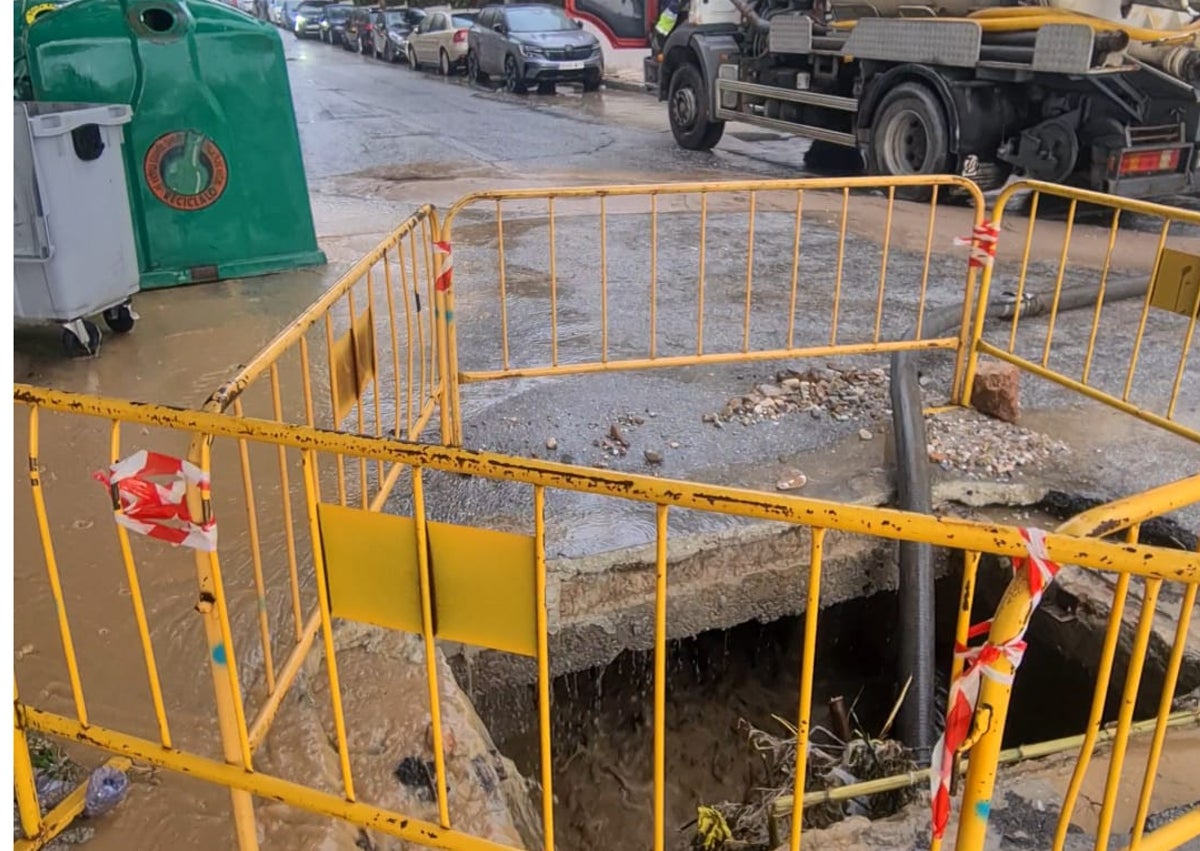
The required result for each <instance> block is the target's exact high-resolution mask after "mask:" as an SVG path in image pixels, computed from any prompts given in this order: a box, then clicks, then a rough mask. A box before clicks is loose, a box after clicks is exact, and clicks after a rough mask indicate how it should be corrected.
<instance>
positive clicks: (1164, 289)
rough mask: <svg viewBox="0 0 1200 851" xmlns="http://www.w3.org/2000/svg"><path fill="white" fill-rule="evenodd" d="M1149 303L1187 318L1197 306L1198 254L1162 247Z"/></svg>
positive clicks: (1199, 292)
mask: <svg viewBox="0 0 1200 851" xmlns="http://www.w3.org/2000/svg"><path fill="white" fill-rule="evenodd" d="M1150 304H1152V305H1153V306H1154V307H1157V308H1159V309H1161V310H1169V311H1171V312H1172V313H1178V314H1180V315H1182V316H1186V317H1188V318H1189V319H1190V318H1192V317H1193V316H1195V315H1196V311H1197V310H1198V309H1200V256H1197V255H1195V254H1188V253H1186V252H1183V251H1175V250H1174V249H1171V248H1164V249H1163V252H1162V256H1161V257H1160V258H1159V261H1158V270H1157V272H1156V273H1155V275H1154V288H1153V290H1152V291H1151V293H1150Z"/></svg>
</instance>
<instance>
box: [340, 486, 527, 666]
mask: <svg viewBox="0 0 1200 851" xmlns="http://www.w3.org/2000/svg"><path fill="white" fill-rule="evenodd" d="M317 513H318V519H319V521H320V525H321V543H322V551H323V553H324V557H325V574H326V578H327V580H328V584H329V597H330V600H329V607H330V611H331V612H332V614H333V615H334V616H335V617H339V618H344V619H346V620H354V621H360V622H363V623H370V624H374V625H376V626H381V627H386V628H388V629H399V630H404V631H405V632H412V633H420V632H421V586H420V573H419V571H420V562H419V561H418V558H417V527H416V523H415V522H414V521H413V519H412V518H411V517H399V516H396V515H393V514H380V513H377V512H372V511H365V510H363V509H361V508H349V507H342V506H339V505H320V506H318V507H317ZM427 529H428V540H429V565H430V574H431V586H430V587H431V590H432V595H431V596H432V600H433V621H434V622H433V632H434V635H436V636H437V637H438V638H444V639H447V640H449V641H458V642H462V643H464V644H472V645H475V646H478V647H488V648H491V649H493V650H502V651H504V652H507V653H516V654H518V655H522V656H535V655H536V654H537V618H536V612H535V606H536V599H537V598H536V588H535V581H536V579H535V571H536V569H537V567H536V558H535V550H534V539H533V537H532V536H528V535H514V534H512V533H509V532H495V531H492V530H490V529H478V528H475V527H473V526H456V525H453V524H449V523H429V524H427Z"/></svg>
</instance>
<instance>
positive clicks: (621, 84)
mask: <svg viewBox="0 0 1200 851" xmlns="http://www.w3.org/2000/svg"><path fill="white" fill-rule="evenodd" d="M604 88H606V89H614V90H615V91H619V92H634V93H636V94H639V95H648V94H650V91H649V90H648V89H647V88H646V84H645V83H635V82H633V81H632V80H621V79H618V78H616V77H605V78H604Z"/></svg>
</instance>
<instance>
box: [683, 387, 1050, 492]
mask: <svg viewBox="0 0 1200 851" xmlns="http://www.w3.org/2000/svg"><path fill="white" fill-rule="evenodd" d="M998 366H1003V367H1007V366H1008V365H1007V364H1001V365H998ZM981 369H982V364H981ZM1001 373H1004V374H1005V375H1006V374H1007V370H993V371H991V372H989V371H988V370H983V374H985V377H984V380H983V381H982V382H981V383H977V384H976V387H977V388H978V387H980V386H984V387H987V388H989V389H988V390H987V391H986V392H985V396H986V397H987V398H988V400H989V403H990V402H995V409H994V411H989V412H988V415H985V414H983V413H978V412H975V411H971V410H969V409H960V410H952V411H950V412H946V413H941V414H937V415H929V416H926V418H925V422H926V429H927V438H928V442H929V446H928V450H929V460H930V461H932V462H933V463H935V464H937V465H938V466H940V467H941V468H942V469H943V470H947V471H954V472H957V473H959V474H963V475H965V476H966V477H967V478H973V479H984V478H992V479H1011V478H1012V477H1013V476H1015V475H1018V474H1019V472H1020V470H1021V468H1023V467H1028V466H1031V465H1037V464H1040V463H1043V462H1046V461H1049V460H1051V459H1053V458H1055V457H1056V456H1058V455H1061V454H1062V453H1065V452H1069V451H1070V450H1069V448H1068V447H1067V445H1066V444H1064V443H1062V442H1061V441H1056V440H1053V439H1051V438H1049V437H1047V436H1046V435H1043V434H1040V433H1037V432H1034V431H1031V430H1029V429H1026V428H1022V427H1021V426H1018V425H1015V424H1014V423H1012V422H1010V421H1008V417H1009V416H1010V415H1011V416H1012V418H1014V419H1015V417H1016V416H1017V414H1018V413H1019V400H1018V399H1017V398H1016V395H1015V393H1016V388H1015V383H1012V382H1010V381H1009V379H1008V378H996V379H994V380H993V379H992V378H989V377H987V376H989V375H993V374H996V375H999V374H1001ZM921 383H922V386H926V385H928V384H929V383H930V382H928V381H924V380H923V381H922V382H921ZM889 387H890V379H889V376H888V372H887V370H885V369H882V368H875V369H859V368H854V367H846V368H839V367H834V366H826V367H823V368H812V369H808V370H805V371H803V372H798V371H796V370H786V371H784V372H780V373H778V374H777V375H776V376H775V383H774V384H763V383H759V384H757V385H755V387H754V389H753V390H751V391H750V392H749V393H747V394H745V395H741V396H735V397H733V398H732V399H730V400H729V401H728V402H727V403H726V404H725V406H724V407H723V408H722V409H721V411H719V412H714V413H709V414H705V415H704V421H705V422H707V423H712V424H713V425H715V426H717V427H720V426H721V425H722V424H723V423H740V424H741V425H743V426H752V425H756V424H758V423H762V422H774V421H778V420H780V419H782V418H783V417H786V416H788V415H792V414H803V413H808V414H809V415H810V416H811V417H812V418H813V419H816V420H822V419H825V418H826V417H828V418H829V419H831V420H833V421H834V422H849V421H851V420H854V421H856V422H859V423H862V424H863V426H862V427H861V428H859V429H858V437H859V439H860V440H863V441H868V440H874V439H875V437H876V435H878V434H881V433H884V428H885V425H884V424H885V423H886V421H887V420H888V419H890V418H891V416H892V409H891V398H890V395H889ZM764 388H770V389H769V391H767V392H764ZM993 397H994V398H993ZM926 402H927V403H929V402H930V400H929V399H926ZM993 414H994V416H993ZM779 490H786V488H783V487H780V488H779Z"/></svg>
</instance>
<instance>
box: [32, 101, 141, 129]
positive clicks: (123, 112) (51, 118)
mask: <svg viewBox="0 0 1200 851" xmlns="http://www.w3.org/2000/svg"><path fill="white" fill-rule="evenodd" d="M25 106H26V107H27V108H28V107H33V106H36V107H37V109H36V110H34V109H29V110H28V112H29V132H30V133H31V134H32V135H33V136H35V137H46V136H61V135H63V134H64V133H70V132H71V131H72V130H75V129H76V128H79V127H82V126H84V125H85V124H102V125H105V126H107V127H116V126H118V125H121V124H128V123H129V122H130V120H131V119H132V118H133V110H132V109H131V108H130V107H129V106H128V105H126V104H65V103H64V104H53V103H37V104H25Z"/></svg>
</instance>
